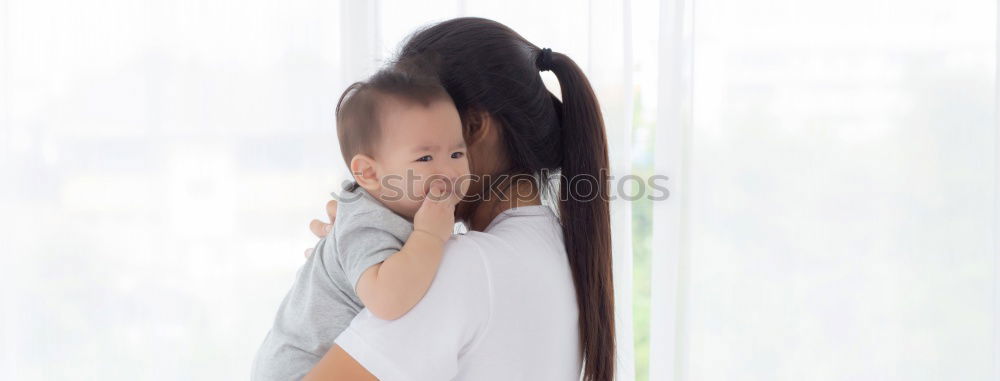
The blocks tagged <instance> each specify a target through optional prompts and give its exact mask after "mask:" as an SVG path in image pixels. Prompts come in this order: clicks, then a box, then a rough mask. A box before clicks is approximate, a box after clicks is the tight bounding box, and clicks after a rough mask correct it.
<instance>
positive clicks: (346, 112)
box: [336, 64, 451, 167]
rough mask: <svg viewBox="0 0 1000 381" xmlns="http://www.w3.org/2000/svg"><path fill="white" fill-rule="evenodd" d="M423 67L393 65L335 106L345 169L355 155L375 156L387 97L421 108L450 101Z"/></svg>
mask: <svg viewBox="0 0 1000 381" xmlns="http://www.w3.org/2000/svg"><path fill="white" fill-rule="evenodd" d="M422 67H423V66H422V65H415V64H414V65H400V64H396V65H393V66H391V67H389V68H386V69H382V70H380V71H378V72H377V73H375V74H374V75H372V76H371V77H369V78H368V80H366V81H363V82H355V83H353V84H351V85H350V86H348V87H347V90H344V93H343V94H342V95H341V96H340V101H338V102H337V111H336V118H337V138H338V139H339V140H340V152H341V154H342V155H343V156H344V163H346V164H347V166H348V167H350V166H351V159H352V158H354V155H357V154H365V155H369V156H374V151H375V148H376V145H377V144H378V141H379V139H380V138H381V135H382V128H381V126H380V120H379V117H380V115H382V114H383V113H384V110H383V108H384V107H385V103H386V102H385V100H386V99H387V98H388V97H393V98H395V99H396V100H398V101H403V102H413V103H417V104H420V105H422V106H424V107H426V106H428V105H430V103H431V102H433V101H437V100H442V99H447V100H448V101H451V97H449V96H448V92H447V91H445V89H444V87H442V86H441V82H440V81H439V80H438V78H437V77H435V76H433V75H431V74H429V73H430V72H429V71H426V70H422Z"/></svg>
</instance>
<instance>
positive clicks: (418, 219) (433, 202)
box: [413, 180, 460, 241]
mask: <svg viewBox="0 0 1000 381" xmlns="http://www.w3.org/2000/svg"><path fill="white" fill-rule="evenodd" d="M446 193H447V194H446ZM459 200H460V198H459V197H458V195H456V194H455V192H454V189H449V188H448V187H447V184H445V182H444V181H443V180H436V181H434V182H433V183H431V187H430V191H429V192H427V196H426V197H424V201H423V204H421V205H420V209H418V210H417V213H416V215H414V216H413V230H421V231H424V232H426V233H430V234H431V235H433V236H435V237H438V238H440V239H441V241H447V240H448V238H451V233H452V232H454V231H455V205H457V204H458V201H459Z"/></svg>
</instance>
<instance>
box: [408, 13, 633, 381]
mask: <svg viewBox="0 0 1000 381" xmlns="http://www.w3.org/2000/svg"><path fill="white" fill-rule="evenodd" d="M427 54H431V55H433V56H434V57H435V61H434V62H435V65H436V66H437V75H438V77H439V78H440V79H441V84H442V85H443V86H444V88H445V90H447V91H448V94H449V95H451V97H452V99H453V100H454V102H455V107H456V108H457V109H458V110H459V114H460V115H463V121H464V120H465V119H464V118H465V116H464V115H471V113H472V112H480V111H485V112H486V113H488V114H489V116H490V117H491V118H492V119H494V120H496V121H497V122H498V123H497V125H498V126H499V128H500V133H499V135H500V137H501V140H502V144H503V146H502V147H498V148H502V152H503V153H504V158H505V159H506V160H507V162H506V163H503V164H504V166H505V167H506V169H504V170H505V171H507V173H510V174H532V175H536V176H540V177H544V179H543V182H542V183H541V184H540V187H542V189H545V187H546V186H547V185H548V181H545V180H548V177H547V176H543V175H541V174H543V173H549V172H548V171H550V170H554V169H557V168H558V169H559V170H560V171H561V174H562V176H560V178H561V180H560V187H559V188H560V190H559V192H560V195H559V200H560V201H559V215H560V221H561V224H562V232H563V242H564V244H565V247H566V255H567V257H568V262H569V266H570V271H571V272H572V274H573V283H574V286H575V287H576V302H577V307H578V310H579V329H580V332H579V335H580V336H579V337H580V345H581V348H582V352H583V360H584V367H583V380H584V381H611V380H613V379H614V375H615V364H616V358H615V314H614V313H615V306H614V304H615V302H614V285H613V283H612V276H611V216H610V212H609V207H608V200H609V198H608V196H609V191H608V189H609V181H608V176H609V173H608V141H607V137H606V136H605V133H604V122H603V118H602V117H601V109H600V107H599V106H598V103H597V97H596V96H595V95H594V90H593V89H592V88H591V87H590V82H589V81H587V77H586V76H584V74H583V71H582V70H580V68H579V67H578V66H577V65H576V63H574V62H573V60H571V59H570V58H569V57H567V56H565V55H563V54H560V53H554V52H552V51H551V50H550V49H539V48H538V47H537V46H535V45H534V44H532V43H531V42H529V41H527V40H525V39H524V37H522V36H521V35H519V34H517V33H516V32H514V31H513V30H511V29H510V28H508V27H507V26H505V25H503V24H500V23H498V22H496V21H493V20H487V19H483V18H476V17H462V18H457V19H451V20H446V21H442V22H440V23H437V24H434V25H431V26H429V27H427V28H425V29H422V30H420V31H417V32H416V33H414V34H413V35H411V36H410V38H409V39H408V40H407V41H406V43H405V44H403V46H402V48H401V49H400V52H399V55H398V57H397V62H405V61H407V60H412V59H419V58H420V57H422V56H424V55H427ZM540 70H548V71H552V72H553V73H554V74H555V76H556V78H558V79H559V86H560V87H561V88H562V100H561V101H560V100H559V99H557V98H556V97H555V96H554V95H552V93H550V92H549V90H548V89H547V88H546V87H545V83H544V82H543V81H542V77H541V76H540V75H539V71H540ZM465 126H466V128H468V126H469V124H465ZM487 174H489V173H487ZM473 185H476V186H478V188H479V189H480V190H481V191H482V192H487V191H488V189H489V186H487V184H473Z"/></svg>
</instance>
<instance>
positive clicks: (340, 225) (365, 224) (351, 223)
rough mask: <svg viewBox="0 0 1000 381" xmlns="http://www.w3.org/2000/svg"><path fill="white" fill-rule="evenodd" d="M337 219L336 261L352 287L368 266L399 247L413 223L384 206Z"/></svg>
mask: <svg viewBox="0 0 1000 381" xmlns="http://www.w3.org/2000/svg"><path fill="white" fill-rule="evenodd" d="M350 217H351V218H349V219H345V220H344V221H337V222H336V223H337V232H336V240H337V252H338V258H337V259H338V260H339V262H340V265H341V267H342V268H343V269H344V274H345V275H346V276H347V280H348V281H349V282H350V283H351V287H352V288H355V289H356V288H357V285H358V279H360V278H361V274H362V273H364V272H365V270H368V268H369V267H372V266H374V265H375V264H377V263H381V262H382V261H385V260H386V259H388V258H389V256H391V255H393V254H395V253H396V252H398V251H399V250H400V249H402V248H403V244H404V243H406V239H407V238H408V237H409V236H410V233H411V232H412V231H413V225H412V224H410V223H409V221H406V220H405V219H403V218H402V217H400V216H399V215H396V214H395V213H393V212H392V211H390V210H388V209H376V210H371V211H366V212H364V213H360V214H357V215H353V216H350Z"/></svg>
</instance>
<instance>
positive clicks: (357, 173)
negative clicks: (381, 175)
mask: <svg viewBox="0 0 1000 381" xmlns="http://www.w3.org/2000/svg"><path fill="white" fill-rule="evenodd" d="M376 167H377V163H376V162H375V159H373V158H372V157H371V156H368V155H363V154H357V155H354V157H353V158H351V174H352V175H354V181H357V182H358V185H360V186H361V187H362V188H365V190H367V191H368V192H374V191H377V190H378V189H379V188H380V187H381V186H382V184H380V183H379V180H378V173H377V172H376V170H375V169H376Z"/></svg>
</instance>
